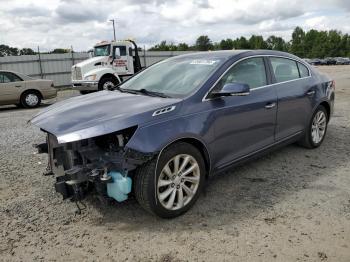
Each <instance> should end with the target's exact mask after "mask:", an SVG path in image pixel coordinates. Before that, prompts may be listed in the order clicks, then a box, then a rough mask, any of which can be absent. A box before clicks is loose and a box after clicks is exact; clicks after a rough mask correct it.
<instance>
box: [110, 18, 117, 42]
mask: <svg viewBox="0 0 350 262" xmlns="http://www.w3.org/2000/svg"><path fill="white" fill-rule="evenodd" d="M109 21H111V22H112V23H113V33H114V41H116V38H115V25H114V19H111V20H109Z"/></svg>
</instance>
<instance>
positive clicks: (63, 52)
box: [50, 48, 70, 54]
mask: <svg viewBox="0 0 350 262" xmlns="http://www.w3.org/2000/svg"><path fill="white" fill-rule="evenodd" d="M50 53H51V54H65V53H70V50H69V49H64V48H55V49H54V50H52V51H51V52H50Z"/></svg>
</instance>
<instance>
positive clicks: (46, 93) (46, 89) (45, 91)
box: [25, 80, 57, 99]
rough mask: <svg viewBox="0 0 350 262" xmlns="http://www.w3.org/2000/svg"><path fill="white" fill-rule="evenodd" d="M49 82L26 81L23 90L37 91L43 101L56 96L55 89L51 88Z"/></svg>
mask: <svg viewBox="0 0 350 262" xmlns="http://www.w3.org/2000/svg"><path fill="white" fill-rule="evenodd" d="M51 84H52V81H51V80H29V81H26V88H25V90H29V89H32V90H38V91H39V92H40V93H41V95H42V96H43V99H50V98H54V97H56V96H57V89H56V88H54V87H52V86H51Z"/></svg>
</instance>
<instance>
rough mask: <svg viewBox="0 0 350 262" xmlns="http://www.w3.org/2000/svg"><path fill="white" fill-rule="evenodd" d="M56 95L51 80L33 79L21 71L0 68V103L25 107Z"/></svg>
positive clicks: (37, 104)
mask: <svg viewBox="0 0 350 262" xmlns="http://www.w3.org/2000/svg"><path fill="white" fill-rule="evenodd" d="M56 96H57V90H56V88H54V84H53V82H52V80H46V79H35V78H32V77H29V76H26V75H23V74H21V73H17V72H12V71H4V70H0V105H10V104H16V105H18V106H23V107H27V108H33V107H37V106H39V105H40V103H41V101H42V100H45V99H52V98H55V97H56Z"/></svg>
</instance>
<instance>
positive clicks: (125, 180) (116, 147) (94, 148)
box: [36, 126, 154, 202]
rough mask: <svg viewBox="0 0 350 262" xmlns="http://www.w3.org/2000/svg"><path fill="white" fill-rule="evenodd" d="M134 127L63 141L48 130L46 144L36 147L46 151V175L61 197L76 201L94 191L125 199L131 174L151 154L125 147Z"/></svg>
mask: <svg viewBox="0 0 350 262" xmlns="http://www.w3.org/2000/svg"><path fill="white" fill-rule="evenodd" d="M136 128H137V127H136V126H135V127H131V128H127V129H124V130H122V131H118V132H114V133H111V134H107V135H102V136H98V137H93V138H89V139H83V140H79V141H75V142H69V143H64V144H59V143H58V142H57V138H56V137H55V136H54V135H52V134H50V133H47V141H46V143H43V144H40V145H36V147H37V149H38V151H39V153H48V167H47V174H51V175H54V176H55V177H56V183H55V189H56V191H57V192H59V193H60V194H62V196H63V199H67V198H70V199H72V200H73V201H75V202H78V201H81V200H82V199H83V198H84V197H85V196H86V195H87V194H88V193H97V194H98V195H100V196H104V197H110V198H113V199H115V200H117V201H119V202H121V201H124V200H126V199H127V198H128V194H129V193H130V192H131V183H132V180H131V177H130V174H131V173H132V171H133V170H134V169H135V168H136V167H137V166H139V165H141V164H143V163H145V162H147V161H148V160H150V159H151V158H152V157H153V156H154V155H153V154H152V155H146V154H144V153H140V152H136V151H135V150H132V149H129V148H127V147H126V146H125V145H126V144H127V142H128V140H129V139H130V138H131V136H132V135H133V134H134V132H135V130H136Z"/></svg>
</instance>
